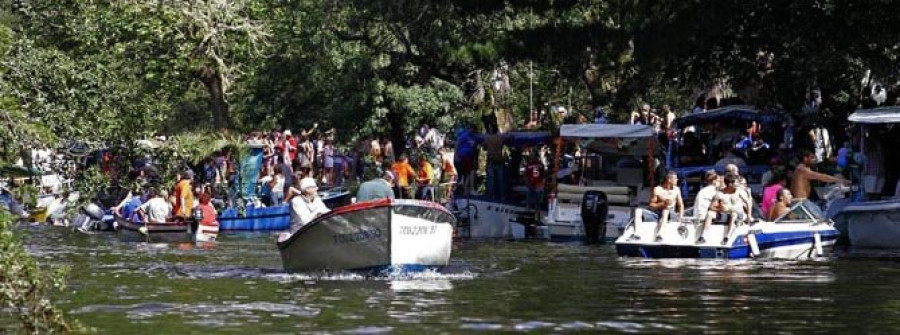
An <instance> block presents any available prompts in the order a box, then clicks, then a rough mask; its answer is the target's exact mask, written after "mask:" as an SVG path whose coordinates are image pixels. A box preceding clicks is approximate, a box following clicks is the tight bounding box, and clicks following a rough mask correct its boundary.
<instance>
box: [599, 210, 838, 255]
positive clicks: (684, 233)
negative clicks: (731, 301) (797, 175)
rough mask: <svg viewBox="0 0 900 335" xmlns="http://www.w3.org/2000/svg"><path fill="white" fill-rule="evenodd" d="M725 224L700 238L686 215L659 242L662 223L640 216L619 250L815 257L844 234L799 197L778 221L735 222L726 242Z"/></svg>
mask: <svg viewBox="0 0 900 335" xmlns="http://www.w3.org/2000/svg"><path fill="white" fill-rule="evenodd" d="M636 217H637V218H640V215H637V216H636ZM726 224H727V223H723V222H717V223H715V224H713V225H711V226H710V227H709V231H707V232H702V234H703V236H704V238H705V240H706V241H705V242H704V243H697V240H698V231H699V230H700V229H701V227H702V222H700V223H695V222H693V220H692V218H685V221H682V222H670V223H668V224H666V225H665V226H664V227H662V228H661V229H660V232H659V235H660V236H662V240H661V241H658V242H657V241H656V240H655V236H656V234H655V232H654V231H655V229H656V225H657V223H656V222H642V221H641V220H637V221H636V222H633V223H632V224H630V225H629V226H628V227H627V228H626V229H625V233H624V234H623V235H622V236H620V237H619V239H618V240H616V252H618V254H619V256H628V257H644V258H723V259H742V258H780V259H797V258H811V257H820V256H826V255H828V254H830V253H831V251H832V249H833V248H834V244H835V242H836V241H837V238H838V236H839V235H840V233H839V232H838V230H837V229H835V228H834V224H833V222H832V221H831V220H828V219H827V218H825V216H824V214H823V213H822V211H821V209H819V207H818V206H817V205H816V204H814V203H812V202H810V201H808V200H800V201H797V202H795V203H794V204H792V206H791V208H790V211H789V212H788V213H786V214H785V215H783V216H781V217H780V218H777V219H776V220H774V221H771V222H770V221H756V222H753V223H749V224H743V225H738V226H736V227H735V229H733V230H732V231H731V233H730V234H729V235H728V236H727V237H728V241H727V242H726V243H724V244H723V243H722V241H723V239H724V238H725V237H726V236H724V233H725V228H726ZM632 235H634V236H632Z"/></svg>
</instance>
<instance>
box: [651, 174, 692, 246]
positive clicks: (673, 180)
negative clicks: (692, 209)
mask: <svg viewBox="0 0 900 335" xmlns="http://www.w3.org/2000/svg"><path fill="white" fill-rule="evenodd" d="M677 184H678V175H677V174H675V172H674V171H669V173H667V174H666V179H665V180H664V181H663V183H662V185H659V186H657V187H654V188H653V191H652V192H651V194H650V209H651V212H649V213H648V212H646V211H645V212H644V213H647V214H648V215H645V217H644V220H645V221H657V220H658V223H657V224H656V242H661V241H662V235H660V234H659V230H660V229H661V228H662V226H663V225H664V224H666V223H668V222H669V218H670V215H672V214H674V213H675V209H676V207H677V209H678V216H677V217H676V218H675V220H678V218H681V217H684V201H683V200H682V199H681V190H679V189H678V187H676V185H677ZM654 216H655V218H654Z"/></svg>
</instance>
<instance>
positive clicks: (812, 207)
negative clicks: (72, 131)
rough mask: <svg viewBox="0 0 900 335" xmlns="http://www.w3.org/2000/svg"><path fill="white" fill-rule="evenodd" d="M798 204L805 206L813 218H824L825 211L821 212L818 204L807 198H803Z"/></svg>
mask: <svg viewBox="0 0 900 335" xmlns="http://www.w3.org/2000/svg"><path fill="white" fill-rule="evenodd" d="M800 205H802V206H803V207H805V208H806V211H807V212H809V214H812V216H813V219H816V220H821V219H823V218H825V213H824V212H822V208H820V207H819V205H816V203H814V202H812V201H809V200H803V201H802V202H801V203H800Z"/></svg>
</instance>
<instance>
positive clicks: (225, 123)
mask: <svg viewBox="0 0 900 335" xmlns="http://www.w3.org/2000/svg"><path fill="white" fill-rule="evenodd" d="M195 75H196V77H197V79H199V80H200V81H201V82H202V83H203V86H205V87H206V91H207V92H208V93H209V109H210V111H211V112H212V116H213V126H214V127H215V129H227V128H230V127H231V113H230V111H229V106H228V102H227V101H225V92H224V90H223V89H222V78H221V76H219V73H218V72H217V71H216V70H214V69H212V68H210V67H206V66H204V67H203V68H200V69H199V70H197V71H196V72H195Z"/></svg>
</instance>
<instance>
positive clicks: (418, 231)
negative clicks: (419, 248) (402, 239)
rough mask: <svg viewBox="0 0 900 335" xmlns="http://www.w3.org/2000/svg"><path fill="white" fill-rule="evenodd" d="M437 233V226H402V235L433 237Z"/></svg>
mask: <svg viewBox="0 0 900 335" xmlns="http://www.w3.org/2000/svg"><path fill="white" fill-rule="evenodd" d="M436 232H437V226H400V235H431V234H434V233H436Z"/></svg>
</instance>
